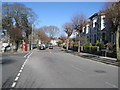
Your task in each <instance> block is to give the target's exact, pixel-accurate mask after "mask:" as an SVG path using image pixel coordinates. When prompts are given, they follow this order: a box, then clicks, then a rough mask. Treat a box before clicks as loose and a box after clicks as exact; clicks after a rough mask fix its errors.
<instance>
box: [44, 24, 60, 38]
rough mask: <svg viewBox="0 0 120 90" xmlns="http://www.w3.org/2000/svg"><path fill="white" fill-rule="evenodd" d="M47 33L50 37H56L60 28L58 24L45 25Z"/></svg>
mask: <svg viewBox="0 0 120 90" xmlns="http://www.w3.org/2000/svg"><path fill="white" fill-rule="evenodd" d="M44 29H45V31H46V33H47V34H48V35H49V37H51V38H54V37H55V36H56V35H57V34H58V33H59V28H58V27H56V26H52V25H51V26H46V27H44Z"/></svg>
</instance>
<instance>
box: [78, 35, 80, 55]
mask: <svg viewBox="0 0 120 90" xmlns="http://www.w3.org/2000/svg"><path fill="white" fill-rule="evenodd" d="M78 53H80V34H79V41H78Z"/></svg>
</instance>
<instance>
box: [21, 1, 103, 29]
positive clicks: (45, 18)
mask: <svg viewBox="0 0 120 90" xmlns="http://www.w3.org/2000/svg"><path fill="white" fill-rule="evenodd" d="M19 3H22V4H24V5H26V7H29V8H31V9H32V10H33V11H34V12H35V13H36V15H37V16H38V18H37V25H36V27H37V28H39V27H42V26H49V25H54V26H57V27H58V28H59V29H60V30H61V31H63V29H62V26H63V24H64V23H66V22H71V18H72V17H73V16H74V15H76V14H80V13H83V14H85V15H86V17H87V18H89V17H90V16H91V15H93V14H94V13H96V12H98V11H99V10H101V9H102V8H103V7H104V4H105V3H104V2H19Z"/></svg>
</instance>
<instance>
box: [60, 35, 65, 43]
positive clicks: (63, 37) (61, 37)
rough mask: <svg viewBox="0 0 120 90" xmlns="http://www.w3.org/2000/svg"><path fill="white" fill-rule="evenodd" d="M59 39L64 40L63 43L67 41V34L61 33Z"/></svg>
mask: <svg viewBox="0 0 120 90" xmlns="http://www.w3.org/2000/svg"><path fill="white" fill-rule="evenodd" d="M59 39H60V40H61V41H62V43H65V40H66V36H63V35H61V36H60V37H59Z"/></svg>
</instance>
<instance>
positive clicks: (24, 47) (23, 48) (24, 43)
mask: <svg viewBox="0 0 120 90" xmlns="http://www.w3.org/2000/svg"><path fill="white" fill-rule="evenodd" d="M22 51H27V44H26V42H23V43H22Z"/></svg>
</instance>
